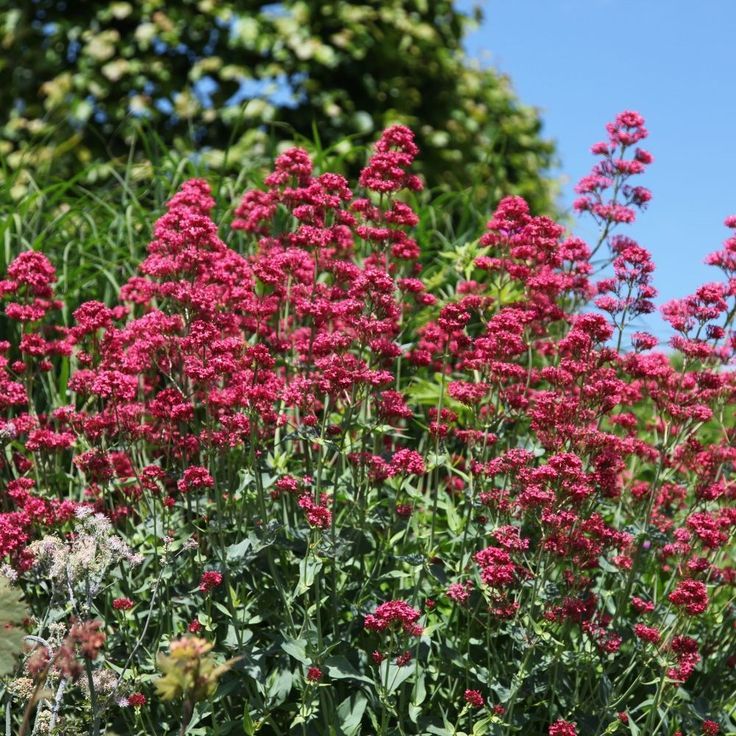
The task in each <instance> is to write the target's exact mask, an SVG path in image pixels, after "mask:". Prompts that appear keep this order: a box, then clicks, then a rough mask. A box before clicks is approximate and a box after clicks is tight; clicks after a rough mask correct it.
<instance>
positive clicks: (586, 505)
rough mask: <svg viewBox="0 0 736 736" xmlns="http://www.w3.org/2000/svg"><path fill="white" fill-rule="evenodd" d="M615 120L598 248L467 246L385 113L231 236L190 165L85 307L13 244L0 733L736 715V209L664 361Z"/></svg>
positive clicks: (624, 117)
mask: <svg viewBox="0 0 736 736" xmlns="http://www.w3.org/2000/svg"><path fill="white" fill-rule="evenodd" d="M157 23H159V25H161V23H163V20H162V19H159V20H158V21H157ZM161 27H162V29H163V26H161ZM163 30H164V31H165V29H163ZM241 31H242V29H241ZM241 31H238V32H241ZM242 32H245V31H242ZM313 51H314V53H320V52H319V50H311V51H309V53H312V52H313ZM607 133H608V136H607V139H606V140H605V141H603V142H601V143H597V144H596V145H595V146H594V147H593V153H594V155H595V156H596V164H595V165H594V167H593V170H592V172H591V173H590V175H588V176H586V177H584V178H583V180H582V181H581V182H580V183H579V185H578V187H577V191H578V194H579V199H578V200H577V201H576V203H575V209H576V210H577V211H578V212H579V213H581V214H582V215H584V216H586V217H592V219H593V221H594V222H595V223H596V224H597V225H598V228H599V235H598V238H597V240H596V242H594V243H591V244H590V245H589V244H586V243H585V242H583V241H582V240H581V239H580V238H578V237H575V236H573V235H571V234H570V233H568V232H567V231H566V230H565V228H564V227H563V226H562V225H560V224H558V223H556V222H554V221H553V220H552V219H551V218H549V217H546V216H542V215H538V214H535V213H534V212H532V211H531V210H530V208H529V206H528V204H527V203H526V202H525V201H524V199H522V198H521V197H519V196H509V197H505V198H503V199H501V201H500V202H498V204H497V206H496V207H495V209H494V211H493V212H492V213H490V217H489V219H488V221H487V224H486V226H485V228H484V229H483V231H482V232H472V233H471V232H470V231H468V232H462V228H463V227H465V226H466V225H465V224H463V223H465V215H463V217H462V218H460V220H457V216H456V213H454V212H451V211H450V210H451V208H449V209H448V211H445V209H444V205H443V206H441V207H440V206H437V205H433V204H432V201H431V199H430V198H429V196H428V195H427V193H426V192H423V191H422V182H421V181H420V180H419V179H418V178H417V177H416V176H415V175H414V174H413V173H412V164H413V162H414V161H415V159H416V158H417V157H418V156H419V155H420V152H419V151H418V149H417V146H416V144H415V143H414V138H413V134H412V132H411V130H409V129H408V128H407V127H404V126H401V125H395V126H392V127H390V128H388V129H387V130H386V131H384V133H383V134H382V136H381V137H380V140H379V141H378V142H377V144H376V145H375V147H374V149H373V151H372V153H371V156H370V158H369V159H368V161H367V164H366V166H365V168H364V169H363V171H362V173H361V175H360V177H359V181H358V184H357V185H356V187H351V184H350V182H348V180H347V179H346V178H345V177H343V176H342V175H340V174H336V173H333V172H330V171H328V170H326V168H325V167H326V163H325V162H326V161H327V160H328V158H327V156H326V155H322V154H321V155H320V156H319V158H315V159H314V160H313V159H312V157H311V156H310V154H309V152H308V151H306V150H305V149H302V148H292V149H289V150H286V151H283V152H282V153H281V154H280V155H279V156H278V158H277V159H276V161H275V165H274V170H273V172H271V173H270V174H268V175H266V176H265V178H264V179H263V184H262V186H256V187H254V188H253V189H250V190H249V191H247V192H245V194H244V195H243V196H242V198H241V199H240V201H239V202H238V203H236V204H235V217H234V219H233V221H232V227H231V228H229V229H228V227H226V224H227V214H226V213H225V209H226V208H227V206H228V203H227V202H224V201H222V199H223V197H222V196H221V194H222V192H225V191H230V188H229V187H220V188H218V190H217V191H218V195H217V197H215V196H214V195H213V191H212V189H211V188H210V186H209V185H208V183H207V182H205V181H204V180H202V179H192V180H189V181H186V182H185V183H184V184H182V185H181V187H180V188H179V190H178V192H176V193H175V194H174V195H173V196H172V197H171V198H170V199H169V201H168V203H167V205H166V211H165V212H164V213H163V214H162V215H161V217H160V218H159V219H158V220H157V221H156V222H155V224H154V225H153V231H152V236H151V240H150V243H149V244H148V248H147V254H146V256H145V258H144V259H143V261H142V263H141V264H140V266H139V267H138V270H137V272H136V273H135V274H134V275H132V276H131V277H130V278H129V279H128V280H127V282H125V283H124V284H122V286H121V287H120V289H119V290H118V291H117V292H116V293H114V294H111V293H109V291H105V292H104V294H103V293H102V292H101V293H98V294H90V297H93V298H90V300H89V301H86V302H84V303H82V304H71V303H70V304H66V303H65V299H64V298H62V297H65V295H64V294H63V293H62V294H60V295H57V294H56V293H55V281H56V278H57V269H60V268H61V264H60V263H59V262H52V261H54V258H52V257H51V256H53V254H43V253H41V252H38V251H31V250H22V251H21V252H18V253H16V254H15V257H14V258H12V259H11V260H10V263H9V264H8V267H7V274H6V278H5V279H4V280H2V281H0V299H2V303H3V316H2V320H3V321H2V328H3V332H2V336H3V340H2V341H0V448H1V449H2V453H0V469H1V470H2V476H1V477H2V479H1V480H0V564H1V565H2V567H1V568H0V573H2V579H1V580H0V583H1V586H0V625H1V626H2V627H3V630H5V631H7V632H10V633H8V635H7V639H8V642H9V644H8V649H9V653H10V654H11V655H12V656H11V659H10V664H9V665H8V669H7V674H8V680H7V688H6V690H5V695H4V696H3V703H5V702H6V701H7V703H9V705H7V706H5V705H3V707H7V708H8V710H7V711H5V712H6V714H7V715H6V716H5V717H6V719H7V720H6V722H7V723H10V724H11V726H12V727H13V728H15V730H16V731H17V732H19V733H23V731H22V730H21V729H22V728H26V727H24V726H23V723H24V721H25V722H26V723H27V724H31V723H37V724H38V725H37V727H36V726H33V728H34V729H35V732H37V733H62V732H64V733H66V732H69V733H72V732H74V733H77V732H80V733H81V732H85V733H89V734H90V735H91V736H101V734H102V733H103V732H105V731H107V732H110V733H111V732H112V731H113V730H114V731H115V732H117V733H135V734H140V735H141V736H142V734H143V733H146V732H147V731H146V730H145V729H148V730H149V731H150V729H151V728H158V727H159V724H161V728H162V729H163V730H167V729H168V730H167V732H173V731H176V730H179V731H180V732H181V733H184V732H186V731H187V729H188V727H189V726H190V725H192V726H193V727H196V729H197V730H199V731H202V732H204V731H207V732H210V731H212V732H213V733H214V732H215V731H217V732H218V733H226V732H228V733H230V732H232V733H236V732H237V733H240V732H245V733H256V732H258V733H264V734H268V735H269V736H270V734H284V733H292V732H294V733H301V734H302V735H303V736H315V735H316V734H321V733H326V732H327V731H326V730H330V729H332V730H334V731H335V733H337V732H339V733H345V734H358V733H361V732H362V733H376V734H380V736H387V735H388V734H393V733H399V732H400V733H402V734H405V735H406V736H410V735H411V734H426V733H435V734H449V733H471V732H472V733H476V732H477V733H486V732H488V733H491V732H492V733H499V734H500V733H504V734H505V733H523V734H525V735H526V736H576V735H577V734H578V733H580V734H583V733H585V734H588V733H590V734H593V735H595V736H598V735H600V734H604V733H605V734H609V733H617V732H621V730H622V729H623V730H624V731H625V732H627V733H628V732H629V731H630V732H631V733H641V734H647V736H671V734H672V733H674V732H676V730H677V729H680V730H681V732H682V733H696V732H697V731H701V732H702V733H704V734H717V733H719V732H720V731H721V730H723V731H724V732H729V729H730V730H734V729H736V726H735V725H734V722H733V687H732V683H733V673H734V664H735V663H736V638H735V637H736V626H735V625H734V610H733V597H734V585H736V569H735V568H734V564H733V560H734V527H736V506H735V501H736V482H735V480H734V467H735V466H736V449H735V446H736V433H735V432H734V429H733V427H734V424H735V423H734V404H735V403H736V372H734V371H733V364H734V358H735V357H736V338H735V337H734V325H733V322H734V319H736V239H735V238H734V236H733V233H734V229H735V228H736V217H729V218H728V219H727V220H726V226H727V227H728V228H729V231H730V232H729V237H728V238H727V239H726V242H725V244H724V247H723V249H722V250H720V251H717V252H715V253H713V254H711V255H710V256H709V257H708V263H709V264H710V265H711V266H713V267H714V271H716V272H718V273H719V274H720V276H718V277H714V279H713V282H712V283H708V284H706V285H704V286H701V287H699V288H698V289H696V290H695V291H694V293H693V294H692V295H691V296H686V297H684V298H683V299H678V300H674V301H671V302H669V303H667V304H665V305H663V307H662V310H661V311H662V315H663V317H664V319H665V321H666V322H667V323H668V324H669V325H670V326H671V328H672V330H673V331H674V336H673V337H672V339H671V340H670V342H669V343H668V344H667V345H666V346H665V349H664V350H663V351H659V350H657V347H658V345H659V344H660V341H659V340H658V339H657V338H656V337H654V336H653V335H652V334H650V333H649V332H647V331H646V330H645V323H644V322H643V320H645V319H646V317H647V315H649V314H651V313H652V312H653V311H654V310H655V308H656V307H655V299H656V295H657V291H656V288H655V286H654V264H653V262H652V258H651V255H650V253H649V251H648V250H647V249H646V248H644V247H642V246H641V245H640V244H638V243H636V242H635V241H634V240H632V239H631V238H630V237H628V236H627V235H625V234H623V233H622V232H621V230H622V229H625V228H624V226H625V225H626V223H629V222H631V221H632V220H633V219H634V218H635V217H636V216H638V213H639V212H640V211H642V210H643V209H645V207H646V205H647V203H648V202H649V201H650V198H651V194H650V192H649V191H648V190H647V189H645V188H644V187H642V186H640V185H639V184H638V183H637V178H636V177H639V176H641V175H643V174H644V173H645V172H646V169H647V167H648V166H649V165H650V164H652V162H653V157H652V155H651V154H650V153H649V152H648V151H647V150H645V149H644V148H642V142H643V141H644V139H645V138H646V137H647V135H648V133H647V130H646V127H645V124H644V120H643V119H642V117H641V116H640V115H638V114H637V113H634V112H624V113H621V114H620V115H619V116H617V117H616V119H615V120H614V121H613V122H612V123H610V124H609V125H608V126H607ZM443 201H444V200H443ZM447 201H449V200H447ZM465 214H467V213H465ZM223 223H225V225H223ZM461 225H462V227H461ZM445 226H446V230H445V229H444V227H445ZM459 232H462V235H457V233H459ZM131 237H133V235H131ZM8 243H11V245H8V246H7V248H6V250H7V249H8V248H13V247H15V246H14V245H12V243H14V241H12V239H11V240H9V241H8ZM420 245H421V247H420ZM423 249H424V250H423ZM113 275H114V276H115V278H117V277H118V276H119V273H118V272H117V271H116V272H115V274H113ZM60 283H62V284H63V283H65V282H63V281H62V282H60ZM102 300H104V301H102ZM7 591H10V593H7ZM21 591H22V592H23V593H24V599H23V600H21V596H20V592H21ZM11 593H12V594H16V593H17V594H18V595H16V596H15V598H13V597H11ZM6 598H7V600H8V601H9V602H8V603H7V605H6ZM6 608H7V609H8V611H9V613H6ZM6 619H7V620H6ZM23 637H25V640H24V638H23ZM11 644H12V647H11ZM3 647H5V644H3ZM24 647H25V648H24ZM11 648H12V652H11V651H10V649H11ZM166 650H168V653H166ZM3 668H5V660H4V659H1V658H0V675H3V673H5V669H3ZM156 671H158V672H159V673H160V675H161V676H160V677H159V678H158V679H157V680H156V686H155V687H156V691H157V696H156V697H153V688H152V685H151V681H152V679H153V678H154V677H155V676H156V675H155V672H156ZM149 688H150V691H149ZM694 702H697V704H698V705H697V707H694V706H693V703H694ZM494 703H495V705H494ZM28 704H30V705H28ZM486 704H488V708H487V710H483V711H480V710H479V709H481V708H484V707H485V705H486ZM26 714H27V717H26ZM704 714H707V715H708V716H709V719H708V720H703V719H704ZM31 716H33V717H31ZM195 719H197V720H196V726H195V724H194V721H195ZM141 724H144V725H141ZM484 729H485V730H484ZM10 730H13V729H12V728H11V729H10ZM26 731H27V728H26ZM24 736H26V735H25V734H24Z"/></svg>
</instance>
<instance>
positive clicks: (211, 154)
mask: <svg viewBox="0 0 736 736" xmlns="http://www.w3.org/2000/svg"><path fill="white" fill-rule="evenodd" d="M479 14H480V10H478V11H477V12H476V20H477V19H479V17H480V15H479ZM473 22H474V19H473V18H472V17H470V16H469V15H468V14H466V13H463V12H461V11H460V9H458V7H457V6H456V4H455V3H454V2H453V0H362V1H360V0H354V1H341V2H330V1H329V0H285V2H281V3H267V2H263V1H262V0H243V1H241V2H223V1H222V0H177V2H169V3H166V2H165V1H164V0H140V1H137V2H133V1H132V0H131V1H130V2H129V1H128V0H114V1H112V2H77V1H76V0H35V1H34V2H18V1H12V0H1V1H0V153H1V154H2V160H3V162H4V169H5V173H6V175H7V173H8V171H9V170H16V171H17V170H19V169H20V170H23V171H26V172H28V174H27V178H31V177H34V176H38V175H39V172H42V174H43V175H44V176H49V175H50V174H51V175H58V176H60V177H64V176H68V175H69V173H70V172H76V171H78V170H79V168H80V165H81V166H86V165H88V164H89V163H91V162H107V161H109V160H110V159H116V158H117V159H124V158H126V157H128V156H129V155H130V152H131V147H133V148H134V149H136V152H135V154H134V156H135V157H137V158H138V159H141V160H145V159H146V158H147V156H146V151H145V148H144V147H142V146H140V145H138V143H137V142H139V141H140V140H141V136H140V131H141V129H145V131H146V136H144V138H150V135H148V134H149V133H153V134H154V135H156V136H157V137H159V138H160V139H161V140H162V141H163V142H164V143H165V144H166V145H167V146H168V147H170V148H173V149H175V150H177V151H179V152H182V153H184V154H186V153H188V152H190V151H191V150H198V151H199V152H200V155H201V156H202V157H203V159H204V161H205V162H206V164H207V166H208V168H214V169H219V170H234V169H236V168H239V167H242V166H243V165H244V164H247V163H248V162H253V161H256V160H258V159H259V157H260V156H262V155H265V156H269V155H270V153H271V152H272V146H271V144H273V143H275V142H279V141H281V140H294V139H296V140H299V138H300V137H307V138H309V139H313V138H315V137H318V138H319V141H320V144H321V145H322V146H324V147H325V148H328V147H330V146H332V145H333V144H340V145H342V146H344V147H345V151H342V152H341V153H344V154H346V159H347V160H346V165H347V166H348V168H349V169H350V171H349V172H348V173H354V172H355V169H356V167H358V166H359V165H361V164H362V162H363V160H364V156H363V155H362V151H360V147H359V146H356V145H355V143H356V142H358V143H366V142H368V141H370V140H372V138H373V137H374V136H375V131H376V130H380V129H381V128H382V127H384V126H385V125H387V124H389V123H396V122H401V123H404V124H407V125H409V126H411V127H412V128H413V129H414V130H415V132H416V134H417V137H418V143H419V145H420V147H421V149H422V156H421V162H422V164H421V165H422V167H423V170H422V173H423V174H424V175H425V177H426V179H427V181H428V184H429V185H430V186H437V185H443V186H446V187H449V186H452V187H455V188H457V187H467V186H471V185H472V186H473V187H474V188H475V189H476V190H477V193H478V195H479V196H480V197H482V198H483V199H486V200H491V201H492V200H497V199H498V198H500V196H501V195H502V194H509V193H516V194H521V195H522V196H524V197H526V198H527V199H528V200H529V201H530V202H531V204H532V206H533V208H534V210H536V211H549V210H550V209H551V208H552V199H553V185H552V184H551V183H550V181H549V179H548V178H547V176H546V174H547V172H548V169H549V168H550V166H551V164H552V163H553V156H554V149H553V146H552V144H551V143H550V142H549V141H546V140H544V139H543V138H542V137H541V134H540V129H541V122H540V119H539V116H538V114H537V112H536V111H535V110H533V109H531V108H529V107H526V106H524V105H522V104H521V103H520V102H519V101H518V99H517V98H516V97H515V95H514V93H513V91H512V90H511V88H510V85H509V82H508V80H507V79H506V78H505V77H503V76H500V75H499V74H497V73H495V72H494V71H492V70H488V69H481V68H480V66H479V65H477V64H474V63H473V62H472V61H471V60H469V59H467V58H466V57H465V55H464V53H463V50H462V43H463V37H464V33H465V32H466V30H467V29H468V27H469V25H471V24H472V23H473ZM241 98H242V99H241ZM349 137H353V139H354V140H353V142H352V144H350V143H349V142H348V141H347V140H346V139H347V138H349ZM136 147H137V148H136ZM226 151H227V153H225V152H226ZM104 171H105V165H104V164H102V165H101V167H100V169H99V170H98V172H97V173H98V174H100V173H101V172H102V173H104Z"/></svg>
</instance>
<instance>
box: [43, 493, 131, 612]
mask: <svg viewBox="0 0 736 736" xmlns="http://www.w3.org/2000/svg"><path fill="white" fill-rule="evenodd" d="M75 515H76V519H77V523H76V528H75V530H74V533H73V534H72V535H70V538H69V539H68V540H64V539H61V538H60V537H57V536H53V535H48V536H45V537H43V539H40V540H39V541H37V542H33V543H32V544H31V545H30V549H31V552H32V553H33V556H34V558H35V565H34V568H35V569H37V570H39V571H42V572H43V573H44V575H45V576H46V577H47V578H48V579H49V580H50V581H51V582H52V584H53V586H54V589H55V591H58V592H63V593H64V594H68V596H69V597H70V599H71V603H72V605H73V606H75V607H76V605H77V604H78V602H79V601H80V600H83V601H85V602H86V604H87V606H89V605H90V604H91V601H92V599H93V598H94V597H95V596H96V595H97V593H99V591H100V589H101V587H102V584H103V582H104V578H105V575H106V573H107V571H108V570H109V569H110V568H111V567H112V566H113V565H116V564H118V563H127V564H128V565H131V566H135V565H139V564H140V563H141V562H142V561H143V557H142V556H141V555H138V554H135V553H134V552H133V551H132V550H131V548H130V547H129V546H128V545H127V544H126V543H125V542H124V541H123V539H121V538H120V537H119V536H117V535H116V534H115V531H114V529H113V527H112V524H111V523H110V520H109V519H108V518H107V517H105V516H103V515H102V514H95V513H94V512H93V511H92V509H89V508H84V507H82V508H79V509H77V511H76V514H75Z"/></svg>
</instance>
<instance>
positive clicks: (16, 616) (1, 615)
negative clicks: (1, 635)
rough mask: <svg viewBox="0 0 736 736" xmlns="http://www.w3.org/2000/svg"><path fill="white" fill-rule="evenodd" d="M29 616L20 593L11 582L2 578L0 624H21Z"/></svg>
mask: <svg viewBox="0 0 736 736" xmlns="http://www.w3.org/2000/svg"><path fill="white" fill-rule="evenodd" d="M27 616H28V612H27V610H26V607H25V604H24V603H23V601H22V600H21V594H20V591H19V590H17V589H16V588H13V587H12V586H11V585H10V580H8V579H7V578H6V577H4V576H0V623H2V624H21V623H23V621H24V620H25V619H26V617H27Z"/></svg>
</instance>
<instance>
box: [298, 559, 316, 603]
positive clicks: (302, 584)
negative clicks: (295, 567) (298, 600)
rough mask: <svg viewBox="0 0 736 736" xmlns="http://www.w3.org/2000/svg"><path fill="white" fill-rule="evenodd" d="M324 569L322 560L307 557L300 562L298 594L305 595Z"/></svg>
mask: <svg viewBox="0 0 736 736" xmlns="http://www.w3.org/2000/svg"><path fill="white" fill-rule="evenodd" d="M321 569H322V562H321V560H315V559H314V558H312V557H305V558H304V559H303V560H302V561H301V562H300V563H299V585H298V586H297V589H296V594H297V595H304V594H305V593H306V592H307V591H308V590H309V589H310V588H311V587H312V585H313V584H314V578H315V576H316V575H317V573H318V572H319V571H320V570H321Z"/></svg>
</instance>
